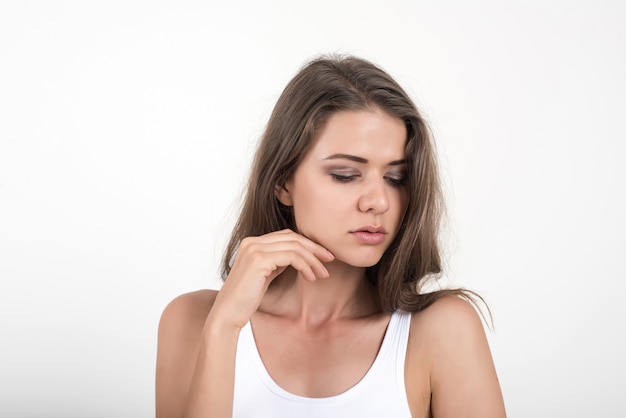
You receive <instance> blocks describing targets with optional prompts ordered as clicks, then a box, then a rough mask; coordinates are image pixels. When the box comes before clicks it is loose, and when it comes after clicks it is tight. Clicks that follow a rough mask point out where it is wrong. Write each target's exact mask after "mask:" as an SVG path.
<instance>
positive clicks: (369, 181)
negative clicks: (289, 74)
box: [156, 57, 505, 418]
mask: <svg viewBox="0 0 626 418" xmlns="http://www.w3.org/2000/svg"><path fill="white" fill-rule="evenodd" d="M440 209H441V193H440V189H439V182H438V174H437V168H436V161H435V156H434V149H433V144H432V142H431V138H430V135H429V131H428V128H427V126H426V125H425V123H424V120H423V119H422V117H421V116H420V114H419V113H418V111H417V109H416V107H415V105H414V104H413V103H412V101H411V100H410V99H409V97H408V96H407V94H406V93H405V92H404V91H403V90H402V88H400V86H399V85H398V84H397V83H396V82H395V81H394V80H393V79H392V78H391V77H390V76H389V75H388V74H386V73H385V72H384V71H383V70H381V69H379V68H378V67H376V66H374V65H373V64H371V63H369V62H367V61H364V60H362V59H358V58H354V57H339V58H337V57H330V58H320V59H317V60H315V61H313V62H311V63H309V64H308V65H306V66H305V67H304V68H303V69H302V70H301V71H300V72H299V73H298V74H297V75H296V76H295V78H294V79H293V80H292V81H291V82H290V83H289V84H288V85H287V87H286V89H285V91H284V92H283V94H282V95H281V97H280V98H279V100H278V103H277V104H276V107H275V108H274V112H273V113H272V116H271V118H270V121H269V123H268V126H267V129H266V131H265V134H264V136H263V138H262V141H261V143H260V145H259V148H258V151H257V154H256V157H255V160H254V165H253V167H252V173H251V176H250V182H249V184H248V190H247V195H246V198H245V202H244V205H243V208H242V211H241V215H240V217H239V220H238V222H237V224H236V226H235V228H234V231H233V234H232V237H231V239H230V242H229V244H228V248H227V251H226V254H225V257H224V264H223V277H224V279H225V282H224V285H223V287H222V289H221V290H220V291H219V292H216V291H211V290H202V291H198V292H193V293H188V294H184V295H182V296H179V297H178V298H176V299H174V300H173V301H172V302H171V303H170V304H169V305H168V306H167V308H166V309H165V311H164V313H163V316H162V318H161V322H160V325H159V340H158V354H157V371H156V414H157V417H158V418H170V417H183V416H184V417H212V418H214V417H220V418H221V417H231V416H234V417H272V418H276V417H325V418H328V417H352V416H354V417H414V418H415V417H420V418H422V417H436V418H440V417H454V418H458V417H476V418H490V417H503V416H505V412H504V405H503V400H502V395H501V392H500V387H499V384H498V379H497V376H496V372H495V369H494V366H493V362H492V359H491V354H490V352H489V347H488V344H487V341H486V338H485V334H484V331H483V326H482V323H481V320H480V318H479V316H478V315H477V313H476V311H475V310H474V308H473V307H472V305H471V304H470V303H468V302H467V299H471V295H469V294H468V293H467V292H465V291H463V290H442V291H438V292H434V293H421V292H420V289H421V288H422V285H423V284H424V281H426V280H428V279H429V278H431V277H433V276H434V275H436V274H438V273H439V272H440V269H441V263H440V254H439V248H438V245H437V239H438V226H439V216H440Z"/></svg>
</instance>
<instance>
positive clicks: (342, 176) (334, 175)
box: [330, 173, 358, 183]
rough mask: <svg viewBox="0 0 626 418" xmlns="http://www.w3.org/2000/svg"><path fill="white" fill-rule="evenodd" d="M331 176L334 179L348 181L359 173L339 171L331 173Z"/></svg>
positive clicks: (341, 181) (342, 181)
mask: <svg viewBox="0 0 626 418" xmlns="http://www.w3.org/2000/svg"><path fill="white" fill-rule="evenodd" d="M330 176H331V177H332V178H333V180H335V181H338V182H340V183H347V182H349V181H352V180H354V179H355V178H357V177H358V175H356V174H338V173H330Z"/></svg>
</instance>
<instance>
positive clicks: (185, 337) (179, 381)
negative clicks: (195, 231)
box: [156, 290, 218, 416]
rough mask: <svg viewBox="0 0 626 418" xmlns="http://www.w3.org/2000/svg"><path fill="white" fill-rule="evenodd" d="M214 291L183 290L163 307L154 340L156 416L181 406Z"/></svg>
mask: <svg viewBox="0 0 626 418" xmlns="http://www.w3.org/2000/svg"><path fill="white" fill-rule="evenodd" d="M217 293H218V292H217V291H214V290H199V291H196V292H191V293H185V294H183V295H180V296H178V297H176V298H175V299H174V300H172V301H171V302H170V303H169V304H168V305H167V306H166V307H165V309H164V310H163V314H162V315H161V320H160V322H159V335H158V343H157V364H156V410H157V416H172V415H174V414H175V411H181V410H182V409H183V408H184V406H183V405H184V402H185V399H186V397H187V391H188V390H189V385H190V382H191V378H192V374H193V370H194V366H195V363H196V358H197V355H198V350H199V347H200V341H201V337H202V330H203V328H204V323H205V321H206V317H207V315H208V314H209V312H210V311H211V308H212V306H213V302H214V301H215V297H216V296H217Z"/></svg>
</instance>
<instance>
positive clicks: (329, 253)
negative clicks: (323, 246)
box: [326, 250, 335, 258]
mask: <svg viewBox="0 0 626 418" xmlns="http://www.w3.org/2000/svg"><path fill="white" fill-rule="evenodd" d="M326 252H327V253H328V255H329V256H330V258H335V255H334V254H333V253H331V252H330V251H328V250H326Z"/></svg>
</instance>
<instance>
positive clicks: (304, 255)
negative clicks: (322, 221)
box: [207, 229, 335, 331]
mask: <svg viewBox="0 0 626 418" xmlns="http://www.w3.org/2000/svg"><path fill="white" fill-rule="evenodd" d="M334 258H335V257H334V256H333V255H332V254H331V253H330V252H329V251H328V250H326V249H325V248H324V247H322V246H321V245H319V244H316V243H315V242H313V241H311V240H310V239H308V238H306V237H304V236H302V235H300V234H297V233H295V232H293V231H291V230H289V229H285V230H282V231H277V232H272V233H269V234H265V235H262V236H259V237H248V238H245V239H244V240H242V241H241V244H240V245H239V249H238V251H237V255H236V257H235V261H234V263H233V266H232V269H231V271H230V273H229V274H228V277H227V278H226V281H225V282H224V285H223V286H222V288H221V290H220V292H219V294H218V296H217V298H216V300H215V304H214V305H213V308H212V309H211V313H210V315H209V317H208V318H207V323H210V322H213V321H217V322H218V323H219V324H220V325H222V326H232V327H234V329H235V330H237V331H239V330H240V329H241V328H243V327H244V325H245V324H246V323H247V322H248V321H249V320H250V318H251V317H252V315H253V314H254V312H255V311H256V310H257V309H258V307H259V305H260V303H261V300H262V298H263V295H264V294H265V292H266V291H267V289H268V287H269V285H270V283H271V282H272V280H274V279H275V278H276V277H277V276H278V275H279V274H281V273H282V272H283V271H284V270H285V269H286V268H287V267H289V266H291V267H293V268H294V269H295V270H297V271H298V273H299V274H300V276H301V277H302V278H303V279H304V280H309V281H315V280H316V279H318V278H326V277H328V270H326V267H324V264H323V263H324V262H330V261H332V260H333V259H334ZM207 325H208V324H207Z"/></svg>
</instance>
